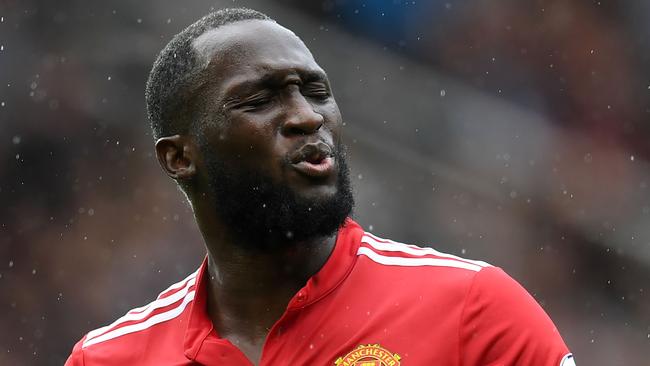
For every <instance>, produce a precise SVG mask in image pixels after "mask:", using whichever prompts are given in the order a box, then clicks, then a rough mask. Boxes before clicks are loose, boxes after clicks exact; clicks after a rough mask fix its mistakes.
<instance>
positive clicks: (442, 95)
mask: <svg viewBox="0 0 650 366" xmlns="http://www.w3.org/2000/svg"><path fill="white" fill-rule="evenodd" d="M445 95H447V91H446V90H445V89H440V96H441V97H444V96H445Z"/></svg>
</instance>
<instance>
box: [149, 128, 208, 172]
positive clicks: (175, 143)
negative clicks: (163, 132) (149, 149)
mask: <svg viewBox="0 0 650 366" xmlns="http://www.w3.org/2000/svg"><path fill="white" fill-rule="evenodd" d="M156 156H157V157H158V162H159V163H160V166H161V167H162V168H163V170H165V172H166V173H167V175H169V176H170V177H172V178H173V179H177V180H179V179H180V180H184V179H189V178H192V177H193V176H194V175H195V174H196V163H197V159H198V154H197V148H196V145H195V144H194V141H193V140H192V139H191V138H190V137H189V136H185V135H174V136H168V137H161V138H159V139H158V141H156Z"/></svg>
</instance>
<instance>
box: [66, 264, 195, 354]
mask: <svg viewBox="0 0 650 366" xmlns="http://www.w3.org/2000/svg"><path fill="white" fill-rule="evenodd" d="M197 273H198V271H196V272H194V273H192V274H190V275H189V276H187V277H186V278H185V279H183V280H182V281H179V282H177V283H175V284H173V285H171V286H169V287H168V288H167V289H166V290H164V291H162V292H161V293H160V294H159V295H158V296H157V297H156V299H155V300H154V301H152V302H150V303H149V304H147V305H144V306H141V307H138V308H135V309H132V310H129V311H128V312H127V313H126V314H125V315H123V316H122V317H120V318H118V319H117V320H115V321H114V322H112V323H111V324H109V325H106V326H103V327H100V328H97V329H95V330H92V331H90V332H88V333H87V334H86V335H85V336H84V337H83V338H82V339H81V340H80V341H79V342H77V344H76V345H75V347H74V349H73V351H72V354H71V355H70V357H69V358H68V361H67V362H66V366H68V365H75V366H77V365H84V364H85V365H88V364H93V363H92V362H90V363H89V362H88V360H89V359H96V358H97V357H99V358H102V359H104V360H105V361H106V363H105V364H120V363H123V362H130V360H133V357H138V358H141V357H142V355H141V354H135V353H134V350H136V349H138V347H139V346H146V345H147V344H148V343H150V342H152V341H153V342H156V343H161V344H164V343H166V340H165V339H166V338H170V337H175V336H176V335H177V334H178V333H179V332H178V331H174V327H175V324H172V323H173V322H170V321H172V320H176V319H178V318H179V317H180V316H181V315H182V314H183V313H184V312H185V310H186V308H188V304H190V303H191V302H192V301H193V300H194V295H195V292H196V277H197ZM163 328H164V329H163ZM176 328H177V326H176ZM180 333H182V332H180ZM161 341H162V342H161ZM181 343H182V342H181ZM100 363H101V362H100ZM102 364H104V363H102Z"/></svg>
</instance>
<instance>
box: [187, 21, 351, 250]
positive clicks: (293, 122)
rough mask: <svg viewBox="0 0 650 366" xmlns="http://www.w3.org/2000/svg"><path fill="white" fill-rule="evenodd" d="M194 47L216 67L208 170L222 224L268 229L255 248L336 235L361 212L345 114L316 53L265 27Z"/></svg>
mask: <svg viewBox="0 0 650 366" xmlns="http://www.w3.org/2000/svg"><path fill="white" fill-rule="evenodd" d="M194 47H195V49H196V50H197V53H198V54H199V55H201V56H203V57H205V61H206V62H209V64H208V66H207V69H206V72H205V75H206V84H205V87H204V89H203V91H202V94H201V95H202V96H201V98H202V101H203V103H204V110H205V114H204V118H203V120H204V122H203V123H202V124H201V129H200V132H199V133H198V135H199V136H200V140H201V141H200V145H201V152H202V155H203V156H202V158H203V159H202V160H203V161H202V162H200V163H199V165H198V169H199V174H200V175H201V174H202V173H203V174H202V176H204V177H205V179H207V180H208V185H210V186H211V188H212V192H211V193H212V196H213V198H214V200H215V202H214V203H215V206H216V209H217V214H218V215H219V216H220V218H221V219H222V220H225V221H226V222H227V223H228V224H230V225H232V226H238V227H239V226H248V227H245V230H246V232H247V233H251V230H255V229H259V230H261V232H260V233H257V234H256V235H253V236H252V237H251V238H249V239H251V240H261V238H262V237H263V238H269V237H275V239H274V240H275V241H277V240H279V238H284V239H285V240H286V239H297V240H304V239H308V237H309V236H315V235H324V234H328V232H330V231H334V230H335V229H336V228H337V227H338V226H339V225H340V224H341V222H342V221H343V219H344V218H345V216H347V215H348V214H349V212H350V210H351V206H352V195H351V192H350V187H349V179H348V174H347V167H346V165H345V160H344V154H343V152H342V151H341V149H342V145H341V141H340V129H341V114H340V112H339V109H338V106H337V104H336V102H335V100H334V98H333V96H332V93H331V90H330V85H329V81H328V80H327V76H326V75H325V73H324V71H323V70H322V69H321V68H320V66H318V64H317V63H316V61H315V60H314V58H313V56H312V55H311V53H310V52H309V50H308V49H307V48H306V47H305V45H304V44H303V43H302V41H300V39H299V38H298V37H296V36H295V35H294V34H293V33H292V32H291V31H289V30H287V29H285V28H283V27H281V26H279V25H277V24H276V23H273V22H270V21H257V20H255V21H242V22H237V23H233V24H229V25H226V26H223V27H220V28H218V29H217V30H213V31H209V32H206V33H205V34H203V35H202V36H200V37H199V38H198V39H197V40H195V42H194ZM251 226H253V227H251ZM305 226H307V227H305ZM326 231H327V232H326Z"/></svg>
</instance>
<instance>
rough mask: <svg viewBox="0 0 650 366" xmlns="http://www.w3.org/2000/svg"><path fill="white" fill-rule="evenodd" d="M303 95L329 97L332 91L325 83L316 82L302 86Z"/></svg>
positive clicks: (318, 97) (317, 97)
mask: <svg viewBox="0 0 650 366" xmlns="http://www.w3.org/2000/svg"><path fill="white" fill-rule="evenodd" d="M302 93H303V95H305V96H307V97H313V98H316V99H327V98H329V97H330V95H331V93H330V91H329V89H328V88H327V86H325V84H320V83H314V84H313V85H310V84H307V85H304V86H303V87H302Z"/></svg>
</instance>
